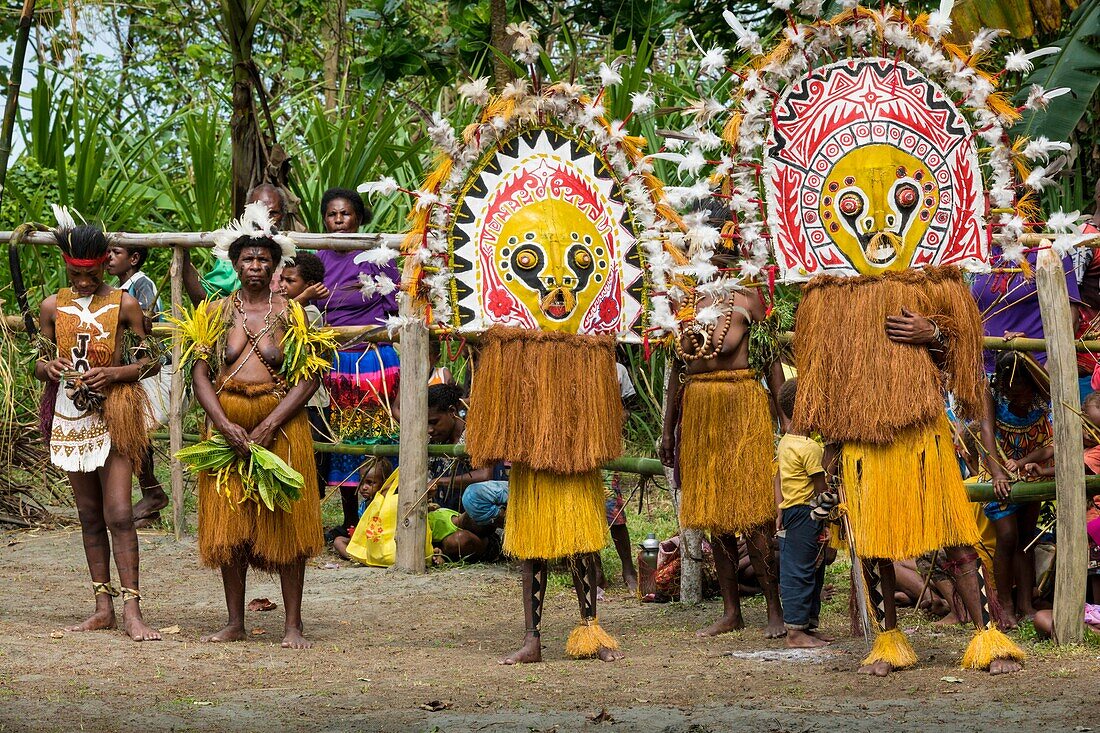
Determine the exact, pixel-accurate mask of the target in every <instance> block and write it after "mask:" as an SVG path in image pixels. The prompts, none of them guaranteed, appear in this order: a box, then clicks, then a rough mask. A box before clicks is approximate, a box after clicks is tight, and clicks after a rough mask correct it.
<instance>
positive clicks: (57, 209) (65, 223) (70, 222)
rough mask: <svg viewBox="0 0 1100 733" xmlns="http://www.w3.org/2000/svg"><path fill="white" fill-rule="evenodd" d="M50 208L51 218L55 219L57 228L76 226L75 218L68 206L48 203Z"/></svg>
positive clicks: (72, 227) (73, 227)
mask: <svg viewBox="0 0 1100 733" xmlns="http://www.w3.org/2000/svg"><path fill="white" fill-rule="evenodd" d="M50 208H52V209H53V218H54V219H55V220H56V221H57V227H56V228H57V229H75V228H76V226H77V225H76V219H74V218H73V214H72V212H71V211H69V207H68V206H60V205H58V204H50Z"/></svg>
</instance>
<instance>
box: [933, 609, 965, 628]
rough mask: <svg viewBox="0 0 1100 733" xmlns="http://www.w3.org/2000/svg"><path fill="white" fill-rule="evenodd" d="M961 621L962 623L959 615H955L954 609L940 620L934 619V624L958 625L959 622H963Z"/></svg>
mask: <svg viewBox="0 0 1100 733" xmlns="http://www.w3.org/2000/svg"><path fill="white" fill-rule="evenodd" d="M961 623H962V621H960V620H959V617H958V616H956V615H955V612H954V611H952V612H950V613H949V614H947V615H946V616H944V617H943V618H941V619H940V620H939V621H934V622H933V625H935V626H957V625H958V624H961Z"/></svg>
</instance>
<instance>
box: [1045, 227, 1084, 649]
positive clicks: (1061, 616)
mask: <svg viewBox="0 0 1100 733" xmlns="http://www.w3.org/2000/svg"><path fill="white" fill-rule="evenodd" d="M1042 247H1043V248H1042V249H1041V250H1040V251H1039V254H1038V257H1037V258H1036V268H1035V284H1036V286H1037V288H1038V293H1039V310H1040V314H1041V315H1042V318H1043V331H1044V332H1045V333H1046V340H1047V371H1048V373H1049V374H1050V398H1051V407H1052V411H1053V415H1054V469H1055V475H1056V476H1057V485H1056V492H1057V496H1058V525H1057V534H1058V554H1057V558H1058V561H1057V568H1056V570H1055V576H1054V640H1055V641H1056V642H1057V643H1058V644H1079V643H1080V642H1081V641H1082V640H1083V639H1084V616H1083V615H1082V614H1083V612H1082V610H1081V609H1082V608H1083V607H1084V603H1085V581H1086V572H1087V568H1088V540H1087V536H1086V533H1085V468H1084V465H1085V461H1084V448H1083V446H1082V442H1081V433H1082V428H1081V418H1080V410H1081V394H1080V392H1079V390H1078V382H1077V352H1076V351H1075V349H1074V347H1073V319H1072V317H1071V316H1070V307H1069V294H1068V292H1067V290H1066V274H1065V271H1064V270H1063V269H1062V261H1061V259H1060V258H1059V257H1058V256H1057V255H1055V254H1054V252H1053V251H1052V250H1051V249H1050V242H1049V241H1044V242H1043V244H1042Z"/></svg>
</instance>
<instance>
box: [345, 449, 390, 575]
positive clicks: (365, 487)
mask: <svg viewBox="0 0 1100 733" xmlns="http://www.w3.org/2000/svg"><path fill="white" fill-rule="evenodd" d="M391 473H393V464H391V463H390V462H389V460H387V459H385V458H375V459H374V460H373V461H367V462H366V463H364V464H363V467H362V468H360V469H359V518H360V519H362V517H363V512H365V511H366V510H367V507H368V506H370V503H371V501H372V500H373V499H374V496H375V494H377V493H378V492H379V491H381V490H382V485H383V484H385V483H386V479H387V478H389V476H390V474H391ZM353 534H355V527H348V533H347V534H346V535H337V536H336V537H335V538H334V539H333V540H332V549H334V550H336V554H338V555H339V556H340V557H342V558H344V559H345V560H355V558H354V557H352V556H351V555H349V554H348V544H349V543H350V542H351V536H352V535H353Z"/></svg>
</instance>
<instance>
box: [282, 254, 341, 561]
mask: <svg viewBox="0 0 1100 733" xmlns="http://www.w3.org/2000/svg"><path fill="white" fill-rule="evenodd" d="M324 279H325V263H324V262H321V258H320V257H318V256H317V255H315V254H313V253H312V252H299V253H298V254H297V255H296V256H295V257H294V259H293V260H292V261H291V262H290V264H288V265H284V266H283V269H282V271H281V272H280V274H279V285H280V287H281V289H282V291H283V295H285V296H286V298H287V299H288V300H296V301H298V302H299V303H301V304H302V309H303V310H304V311H305V312H306V318H308V319H309V323H310V325H311V326H314V327H317V326H323V325H324V318H323V316H322V315H321V311H320V309H319V308H317V306H315V305H314V304H313V303H312V301H313V300H316V299H319V298H327V297H328V288H326V287H325V284H324V282H323V281H324ZM328 405H329V399H328V392H327V391H325V387H324V385H323V384H322V385H321V386H320V387H318V388H317V391H316V392H314V393H313V396H312V397H310V398H309V402H307V403H306V412H307V413H308V415H309V425H310V427H311V428H312V429H313V439H314V440H315V441H318V442H332V437H331V436H330V434H329V430H328V425H327V423H326V422H325V413H326V412H327V411H328ZM328 455H329V454H328V453H314V454H313V460H314V462H315V463H316V464H317V486H318V490H319V491H320V492H321V496H324V495H325V486H326V479H327V477H328V463H329V459H328ZM345 539H347V538H345Z"/></svg>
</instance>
